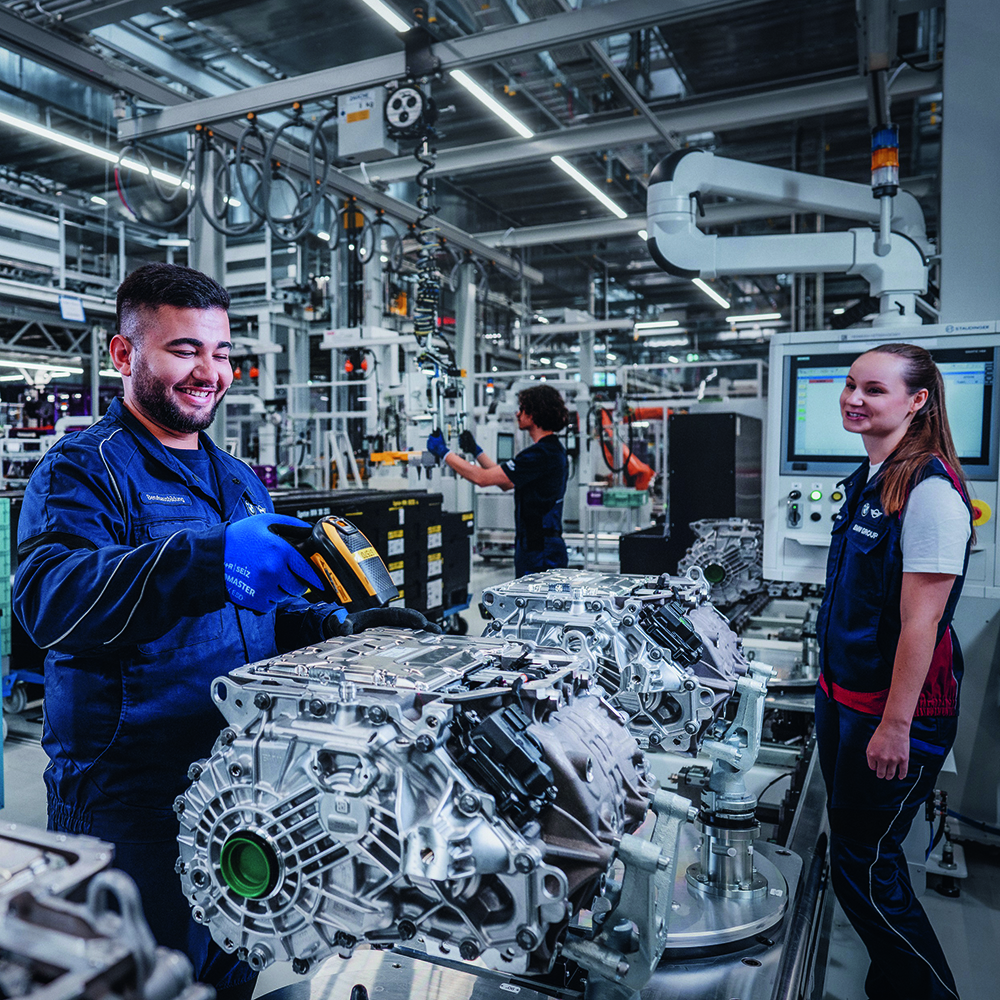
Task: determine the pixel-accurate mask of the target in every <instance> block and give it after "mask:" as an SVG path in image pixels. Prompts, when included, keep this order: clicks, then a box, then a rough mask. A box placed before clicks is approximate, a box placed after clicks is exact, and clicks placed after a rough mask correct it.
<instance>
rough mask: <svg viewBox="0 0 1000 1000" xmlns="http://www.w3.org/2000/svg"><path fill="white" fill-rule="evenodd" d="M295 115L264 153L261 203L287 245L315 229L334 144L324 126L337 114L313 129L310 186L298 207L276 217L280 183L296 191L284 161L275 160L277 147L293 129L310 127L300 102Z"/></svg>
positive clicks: (300, 196)
mask: <svg viewBox="0 0 1000 1000" xmlns="http://www.w3.org/2000/svg"><path fill="white" fill-rule="evenodd" d="M292 109H293V114H292V117H291V118H289V119H288V121H286V122H283V123H282V124H281V125H280V126H279V127H278V128H277V129H276V130H275V132H274V135H272V136H271V141H270V142H269V143H268V144H267V149H266V150H265V152H264V164H263V175H264V176H263V184H262V190H261V195H262V197H261V201H262V206H261V207H262V208H263V212H264V216H265V218H266V219H267V223H268V225H269V226H270V227H271V231H272V232H273V233H274V234H275V235H276V236H277V237H278V238H279V239H281V240H284V241H285V242H286V243H297V242H298V241H299V240H301V239H302V238H303V237H304V236H305V235H306V234H307V233H308V232H309V230H310V229H311V228H312V224H313V216H314V215H315V213H316V206H317V205H318V204H319V201H320V198H321V197H322V192H323V188H324V186H325V185H326V182H327V180H328V178H329V176H330V145H329V143H328V141H327V138H326V136H325V135H324V134H323V126H324V125H325V124H326V123H327V121H329V119H330V118H331V117H333V115H334V114H335V112H333V111H328V112H327V113H326V114H325V115H324V116H323V117H322V118H320V119H319V120H318V121H317V122H316V124H315V125H314V126H312V127H311V136H310V139H309V176H308V177H307V178H306V186H305V187H304V188H303V189H302V190H301V191H297V192H296V195H297V197H296V199H295V205H294V207H293V208H292V210H291V211H290V212H289V213H288V214H286V215H275V214H273V213H272V210H271V201H272V196H273V192H274V187H275V184H276V182H284V183H285V184H287V185H288V186H289V187H291V188H292V190H293V191H295V186H294V184H293V183H292V181H291V180H290V179H289V178H288V177H287V176H286V175H285V174H284V173H283V172H282V170H281V161H280V160H279V159H277V158H276V157H275V148H276V146H277V144H278V143H279V142H280V140H281V137H282V136H283V135H284V134H285V132H286V131H287V130H288V129H290V128H297V127H298V128H310V125H309V123H308V122H307V121H306V120H305V117H304V116H303V114H302V105H301V104H300V103H299V102H298V101H296V102H295V103H294V104H293V105H292Z"/></svg>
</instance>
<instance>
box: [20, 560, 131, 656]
mask: <svg viewBox="0 0 1000 1000" xmlns="http://www.w3.org/2000/svg"><path fill="white" fill-rule="evenodd" d="M132 551H133V552H134V551H135V550H134V549H133V550H132ZM131 554H132V552H126V553H125V555H123V556H122V557H121V559H119V560H118V565H117V566H115V568H114V569H113V570H112V571H111V576H109V577H108V579H107V582H106V583H105V584H104V586H103V587H101V592H100V593H99V594H98V595H97V597H95V598H94V603H93V604H91V605H90V607H89V608H87V610H86V611H84V613H83V614H82V615H80V617H79V618H77V620H76V621H75V622H73V624H72V625H70V627H69V628H68V629H66V631H65V632H63V634H62V635H61V636H59V638H58V639H53V640H52V642H48V643H46V644H45V645H44V646H40V647H39V648H40V649H51V648H52V647H53V646H54V645H55V644H56V643H57V642H62V641H63V639H65V638H66V636H68V635H69V634H70V632H72V631H73V629H75V628H76V627H77V625H79V624H80V622H82V621H83V619H84V618H86V617H87V615H89V614H90V612H91V611H93V610H94V608H96V607H97V605H98V602H99V601H100V600H101V598H102V597H103V596H104V592H105V591H106V590H107V589H108V587H110V586H111V581H112V580H113V579H114V578H115V573H117V572H118V570H119V569H120V568H121V565H122V563H123V562H125V560H126V559H127V558H128V557H129V556H130V555H131Z"/></svg>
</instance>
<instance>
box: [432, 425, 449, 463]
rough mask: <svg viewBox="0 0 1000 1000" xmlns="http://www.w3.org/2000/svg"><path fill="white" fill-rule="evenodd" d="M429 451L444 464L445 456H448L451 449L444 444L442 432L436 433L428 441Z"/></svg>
mask: <svg viewBox="0 0 1000 1000" xmlns="http://www.w3.org/2000/svg"><path fill="white" fill-rule="evenodd" d="M427 450H428V451H429V452H430V453H431V454H432V455H433V456H434V457H435V458H437V459H438V460H439V461H442V462H443V461H444V456H445V455H447V454H448V452H449V451H450V450H451V449H450V448H449V447H448V446H447V445H446V444H445V443H444V436H443V435H442V433H441V432H440V431H435V432H434V433H433V434H432V435H431V436H430V437H429V438H428V439H427Z"/></svg>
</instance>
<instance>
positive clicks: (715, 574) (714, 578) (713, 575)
mask: <svg viewBox="0 0 1000 1000" xmlns="http://www.w3.org/2000/svg"><path fill="white" fill-rule="evenodd" d="M725 578H726V571H725V570H724V569H723V568H722V567H721V566H720V565H719V564H718V563H709V564H708V565H707V566H706V567H705V579H706V580H708V582H709V583H713V584H714V583H722V581H723V580H725Z"/></svg>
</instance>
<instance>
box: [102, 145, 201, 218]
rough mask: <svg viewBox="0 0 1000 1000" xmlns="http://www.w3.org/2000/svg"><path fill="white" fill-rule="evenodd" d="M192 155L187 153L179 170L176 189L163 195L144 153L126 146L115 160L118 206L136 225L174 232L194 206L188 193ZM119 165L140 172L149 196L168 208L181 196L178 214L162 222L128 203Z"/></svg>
mask: <svg viewBox="0 0 1000 1000" xmlns="http://www.w3.org/2000/svg"><path fill="white" fill-rule="evenodd" d="M130 154H131V155H130ZM196 154H197V150H196V149H195V150H192V151H191V154H190V155H189V156H188V158H187V160H186V161H185V163H184V166H183V168H182V169H181V173H180V177H179V178H178V181H177V185H176V187H174V188H173V190H172V191H170V192H169V193H167V190H166V189H165V188H161V187H160V183H159V180H158V179H157V177H156V175H155V174H154V173H153V165H152V163H150V160H149V156H148V155H147V154H146V151H145V150H144V149H143V148H142V147H141V146H139V145H138V144H136V143H129V144H128V145H127V146H125V148H124V149H123V150H122V151H121V154H120V155H119V157H118V162H117V163H116V164H115V188H116V190H117V191H118V197H119V198H120V199H121V202H122V204H123V205H124V206H125V208H126V209H128V211H129V212H130V213H131V214H132V216H133V217H134V218H135V219H136V220H137V221H138V222H141V223H142V224H143V225H146V226H150V227H151V228H153V229H161V230H163V231H165V232H169V231H170V230H173V229H176V228H177V227H178V226H179V225H180V224H181V223H182V222H184V220H185V219H187V217H188V216H189V215H190V214H191V210H192V209H193V208H194V206H195V204H196V203H197V199H196V198H195V197H193V192H192V190H191V189H192V186H193V177H194V173H195V169H196V166H195V164H196V159H197V155H196ZM129 160H131V162H128V161H129ZM123 166H124V167H126V169H127V170H128V169H132V170H134V169H140V170H144V171H145V172H146V174H147V176H148V177H149V182H150V188H151V190H152V191H153V194H154V195H155V196H156V198H157V200H158V201H159V202H160V203H161V204H163V205H172V204H173V203H174V202H175V200H176V199H177V198H178V197H181V196H185V197H186V199H187V200H186V202H185V204H184V208H183V209H181V211H180V212H179V213H178V214H177V215H175V216H174V217H173V218H171V219H167V220H165V221H160V220H158V219H149V218H146V217H145V216H144V215H143V214H142V212H141V211H139V210H138V209H137V208H136V207H135V206H134V205H133V204H132V201H131V199H130V198H129V184H128V180H127V178H126V174H124V173H122V167H123Z"/></svg>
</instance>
